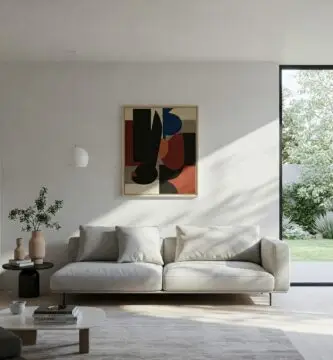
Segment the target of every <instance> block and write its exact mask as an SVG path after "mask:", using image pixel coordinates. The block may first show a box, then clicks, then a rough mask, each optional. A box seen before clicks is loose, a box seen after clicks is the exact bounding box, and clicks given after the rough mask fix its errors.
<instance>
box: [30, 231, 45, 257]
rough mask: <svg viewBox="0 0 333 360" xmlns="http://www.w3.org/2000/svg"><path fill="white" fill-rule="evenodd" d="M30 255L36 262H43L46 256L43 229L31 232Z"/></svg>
mask: <svg viewBox="0 0 333 360" xmlns="http://www.w3.org/2000/svg"><path fill="white" fill-rule="evenodd" d="M29 256H30V259H31V260H32V261H33V262H34V263H35V264H43V261H44V258H45V239H44V236H43V233H42V232H41V231H33V232H32V234H31V239H30V241H29Z"/></svg>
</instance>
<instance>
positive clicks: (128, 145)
mask: <svg viewBox="0 0 333 360" xmlns="http://www.w3.org/2000/svg"><path fill="white" fill-rule="evenodd" d="M137 165H140V162H137V161H134V159H133V121H131V120H126V121H125V166H137Z"/></svg>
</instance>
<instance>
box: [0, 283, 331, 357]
mask: <svg viewBox="0 0 333 360" xmlns="http://www.w3.org/2000/svg"><path fill="white" fill-rule="evenodd" d="M9 300H10V296H8V294H7V293H5V292H2V293H0V307H1V308H3V307H6V306H7V304H8V302H9ZM58 300H59V301H60V297H58V296H42V297H40V298H37V299H31V300H28V305H39V304H42V303H55V302H58ZM69 302H70V303H76V304H79V305H91V306H92V305H95V306H98V305H103V306H121V307H123V308H124V309H126V310H128V311H135V312H138V313H144V314H150V315H152V316H160V315H161V314H163V316H168V315H170V316H173V317H174V316H176V317H190V318H192V319H194V318H195V319H196V320H197V321H216V322H223V323H229V322H230V323H232V324H235V323H237V325H243V326H258V327H269V328H279V329H282V330H283V331H284V332H285V333H286V334H287V336H288V337H289V338H290V340H291V341H292V343H293V344H294V346H295V347H296V348H297V349H298V350H299V352H300V353H301V354H302V355H303V356H304V359H305V360H324V359H325V360H326V359H327V360H332V359H333V288H327V287H326V288H324V287H309V288H307V287H302V288H301V287H299V288H292V289H291V290H290V291H289V293H288V294H274V295H273V306H272V307H269V306H268V296H267V295H262V296H255V297H252V298H249V297H247V296H242V295H203V296H198V295H186V296H185V295H144V296H143V295H142V296H141V295H133V296H132V295H104V296H101V295H98V296H94V295H85V296H72V297H70V298H69ZM180 305H181V306H180Z"/></svg>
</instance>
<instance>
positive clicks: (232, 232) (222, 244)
mask: <svg viewBox="0 0 333 360" xmlns="http://www.w3.org/2000/svg"><path fill="white" fill-rule="evenodd" d="M176 230H177V247H176V260H175V261H189V260H190V261H192V260H200V261H208V260H214V261H215V260H219V261H224V260H236V261H251V262H254V263H257V264H260V262H261V259H260V241H259V228H258V227H256V226H210V227H196V226H177V227H176Z"/></svg>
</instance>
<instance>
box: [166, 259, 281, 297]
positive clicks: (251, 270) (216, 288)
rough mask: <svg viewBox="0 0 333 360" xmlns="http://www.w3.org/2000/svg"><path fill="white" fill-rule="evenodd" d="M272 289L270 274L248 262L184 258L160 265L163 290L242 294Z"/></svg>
mask: <svg viewBox="0 0 333 360" xmlns="http://www.w3.org/2000/svg"><path fill="white" fill-rule="evenodd" d="M273 289H274V277H273V275H271V274H270V273H268V272H266V271H265V270H264V269H263V268H262V267H261V266H260V265H257V264H253V263H250V262H241V261H184V262H175V263H170V264H167V265H166V266H165V267H164V268H163V290H167V291H175V292H213V293H214V292H226V293H227V292H230V293H233V292H240V293H242V292H264V291H267V292H269V291H273Z"/></svg>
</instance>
